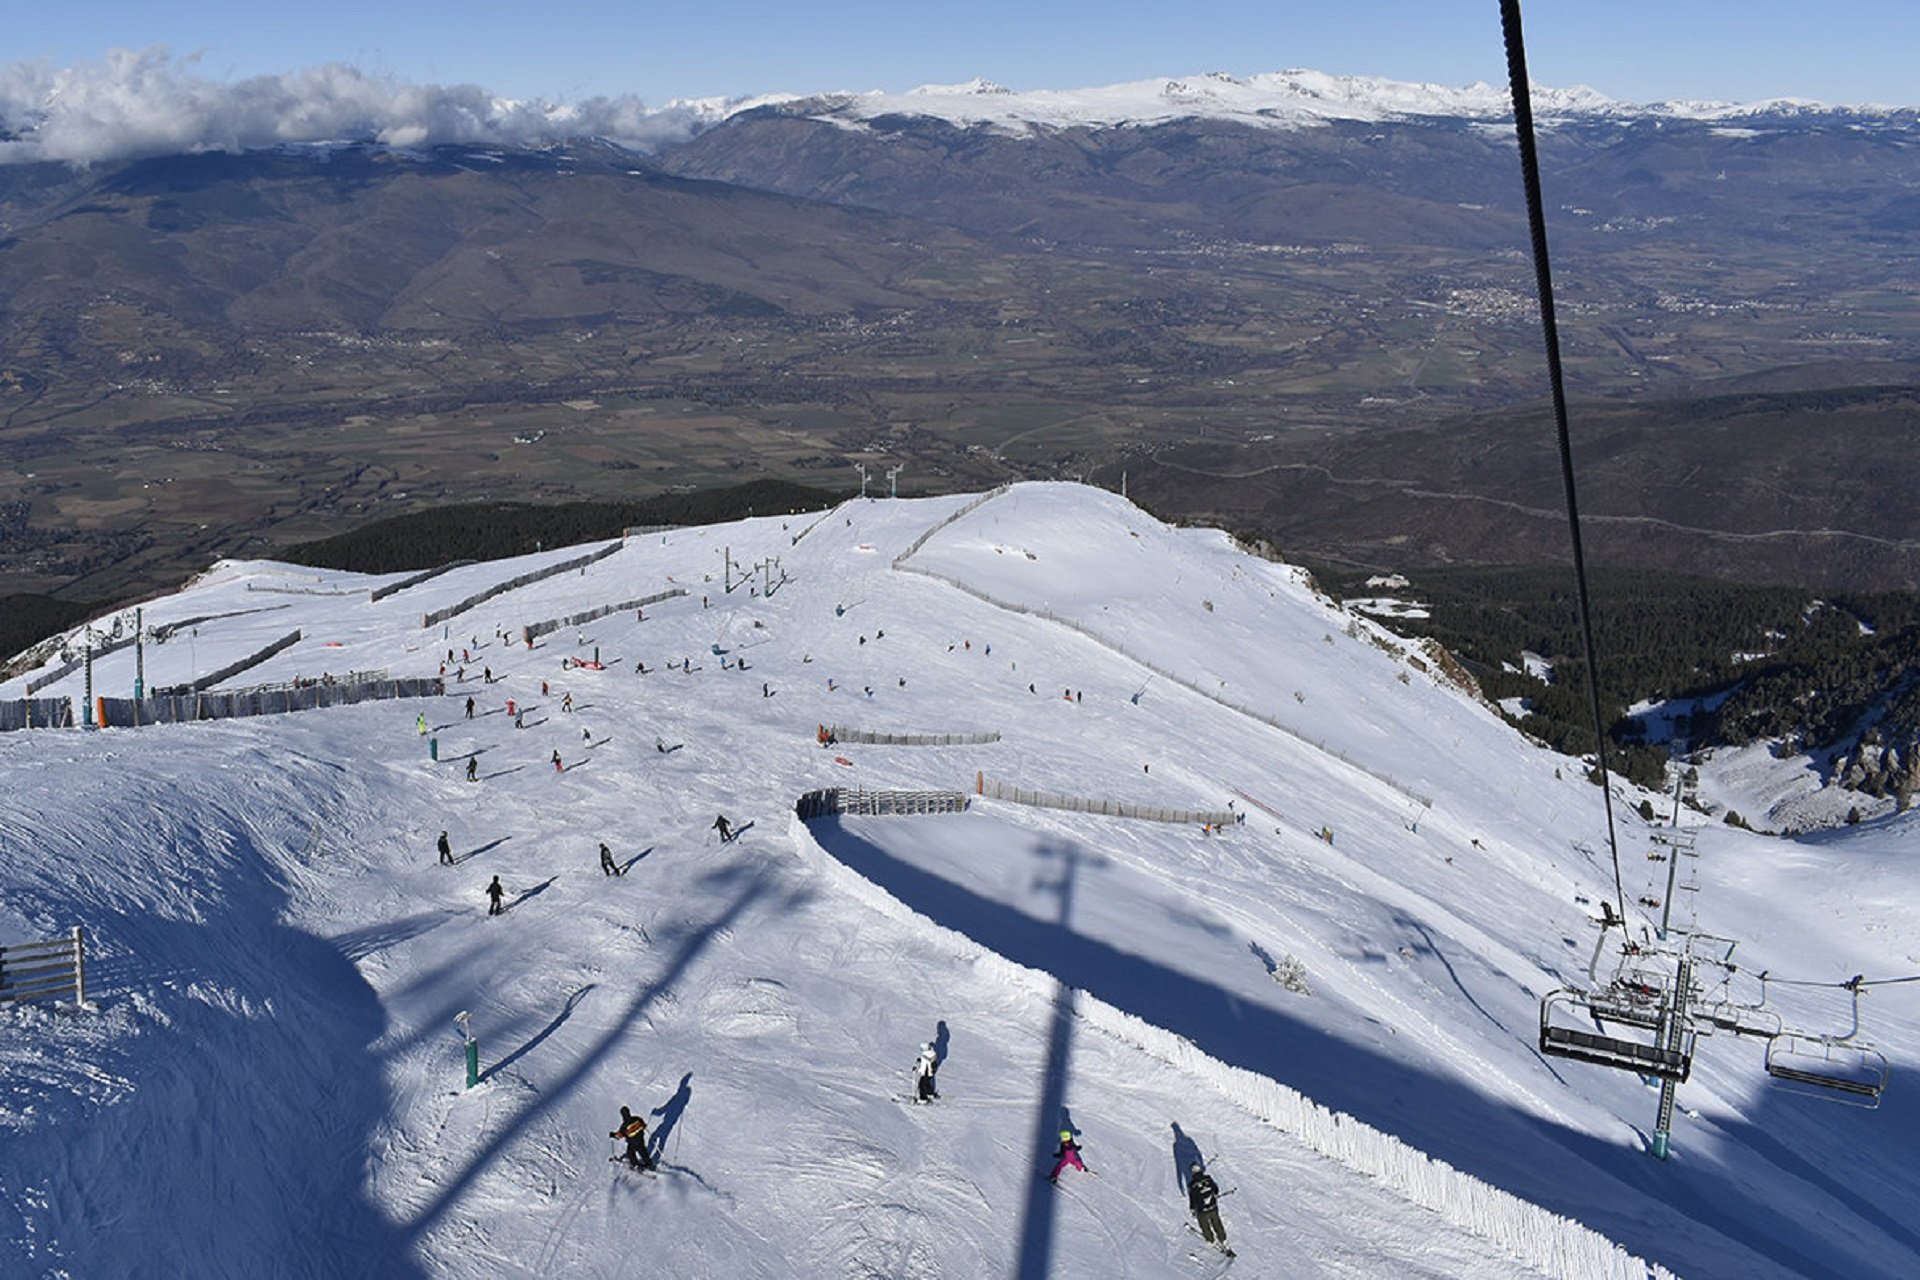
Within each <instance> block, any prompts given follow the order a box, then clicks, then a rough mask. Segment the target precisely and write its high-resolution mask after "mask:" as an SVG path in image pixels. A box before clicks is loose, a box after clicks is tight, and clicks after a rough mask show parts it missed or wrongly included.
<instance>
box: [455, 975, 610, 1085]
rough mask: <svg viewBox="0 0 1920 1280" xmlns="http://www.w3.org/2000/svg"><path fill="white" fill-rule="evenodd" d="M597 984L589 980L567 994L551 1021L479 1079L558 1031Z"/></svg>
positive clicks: (490, 1076)
mask: <svg viewBox="0 0 1920 1280" xmlns="http://www.w3.org/2000/svg"><path fill="white" fill-rule="evenodd" d="M599 985H600V984H599V983H597V982H589V983H588V984H587V985H586V986H584V987H581V988H579V989H578V990H576V991H575V992H574V993H573V994H572V995H570V996H568V997H567V1003H566V1004H565V1005H563V1006H562V1007H561V1009H560V1012H559V1013H557V1014H555V1015H554V1016H553V1021H552V1022H549V1023H548V1024H547V1025H546V1026H544V1027H542V1028H540V1030H539V1031H537V1032H535V1033H534V1035H533V1038H532V1039H530V1040H528V1041H527V1042H526V1043H525V1044H523V1045H521V1046H520V1047H519V1048H518V1049H515V1050H514V1051H513V1052H512V1053H510V1054H508V1055H507V1056H506V1057H504V1058H502V1059H500V1061H498V1062H496V1063H494V1064H493V1065H492V1066H490V1067H488V1068H487V1069H486V1070H485V1071H482V1072H481V1073H480V1079H481V1080H483V1081H484V1080H491V1079H493V1076H494V1073H495V1072H497V1071H505V1070H506V1069H507V1068H508V1067H510V1066H512V1065H513V1064H514V1063H516V1062H518V1061H519V1060H520V1059H521V1058H523V1057H524V1056H526V1054H527V1053H528V1051H529V1050H531V1049H534V1048H535V1047H537V1046H538V1045H539V1044H540V1042H541V1041H542V1040H545V1039H546V1038H547V1037H548V1036H550V1035H552V1034H553V1033H554V1032H555V1031H558V1030H559V1029H560V1027H561V1025H562V1024H564V1023H565V1022H566V1020H567V1019H568V1018H571V1017H572V1016H573V1009H574V1006H575V1005H577V1004H579V1003H580V1001H581V1000H583V999H585V998H586V994H587V992H589V991H591V990H593V989H594V988H595V987H597V986H599Z"/></svg>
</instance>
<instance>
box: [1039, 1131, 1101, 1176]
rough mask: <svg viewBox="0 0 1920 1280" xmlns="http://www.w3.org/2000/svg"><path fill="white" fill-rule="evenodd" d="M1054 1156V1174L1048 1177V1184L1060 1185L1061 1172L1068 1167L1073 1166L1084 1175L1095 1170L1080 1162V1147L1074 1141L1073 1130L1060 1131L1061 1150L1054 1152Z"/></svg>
mask: <svg viewBox="0 0 1920 1280" xmlns="http://www.w3.org/2000/svg"><path fill="white" fill-rule="evenodd" d="M1053 1156H1054V1164H1053V1172H1052V1173H1050V1174H1048V1175H1047V1181H1048V1182H1052V1183H1058V1182H1059V1181H1060V1171H1061V1170H1063V1169H1065V1168H1066V1167H1067V1166H1068V1165H1072V1166H1073V1167H1074V1168H1076V1169H1078V1170H1079V1171H1080V1172H1082V1173H1092V1172H1093V1170H1091V1169H1089V1168H1087V1166H1086V1165H1084V1164H1082V1163H1081V1162H1080V1146H1079V1144H1078V1143H1076V1142H1075V1141H1074V1140H1073V1130H1071V1129H1062V1130H1061V1131H1060V1149H1059V1150H1058V1151H1056V1152H1054V1153H1053Z"/></svg>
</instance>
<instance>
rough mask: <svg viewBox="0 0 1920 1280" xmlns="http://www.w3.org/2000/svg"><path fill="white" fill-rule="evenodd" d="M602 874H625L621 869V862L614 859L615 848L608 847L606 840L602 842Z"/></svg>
mask: <svg viewBox="0 0 1920 1280" xmlns="http://www.w3.org/2000/svg"><path fill="white" fill-rule="evenodd" d="M600 874H601V875H603V876H617V875H621V874H624V873H623V872H622V871H621V870H620V864H619V863H617V862H615V861H614V860H613V850H611V849H609V848H607V842H606V841H605V840H602V841H601V842H600Z"/></svg>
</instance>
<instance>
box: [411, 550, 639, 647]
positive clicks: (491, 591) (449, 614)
mask: <svg viewBox="0 0 1920 1280" xmlns="http://www.w3.org/2000/svg"><path fill="white" fill-rule="evenodd" d="M624 545H625V544H624V543H619V542H614V543H609V544H608V545H606V546H604V547H602V548H600V549H599V550H598V551H593V552H589V553H588V554H586V555H584V556H575V557H573V559H571V560H562V561H561V562H560V563H559V564H550V565H548V566H547V567H546V568H544V569H535V570H534V571H533V572H532V573H523V574H521V575H520V576H519V577H517V578H508V579H507V580H506V581H505V582H496V583H494V584H493V585H492V586H490V587H488V588H487V589H486V590H485V591H476V592H474V593H473V594H472V595H470V596H468V597H467V598H466V599H465V600H462V601H461V602H460V603H459V604H455V605H449V606H448V607H447V608H445V609H435V610H434V611H433V612H432V613H429V614H427V615H425V616H424V617H422V618H421V619H420V625H421V626H423V627H432V626H438V625H439V624H440V623H442V622H445V621H446V620H447V619H448V618H453V617H458V616H459V615H460V614H463V613H465V612H466V611H467V610H469V609H471V608H473V607H474V606H475V605H480V604H485V603H486V602H487V601H489V600H491V599H493V598H494V597H495V596H503V595H505V594H507V592H509V591H517V590H519V589H520V588H521V587H525V586H530V585H531V584H533V583H536V582H540V581H542V580H543V579H546V578H557V577H559V576H560V575H561V574H563V573H570V572H572V571H573V570H575V569H584V568H586V567H587V566H588V565H590V564H593V563H595V562H596V561H600V560H605V559H606V558H607V557H608V556H610V555H612V554H613V553H614V552H616V551H618V550H619V549H620V548H621V547H622V546H624Z"/></svg>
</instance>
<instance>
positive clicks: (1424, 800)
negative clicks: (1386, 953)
mask: <svg viewBox="0 0 1920 1280" xmlns="http://www.w3.org/2000/svg"><path fill="white" fill-rule="evenodd" d="M994 492H995V493H998V492H1000V491H999V490H995V491H994ZM985 496H986V497H992V496H993V495H992V494H988V495H985ZM983 500H984V499H983ZM978 505H979V502H978V501H976V502H972V503H969V504H968V505H967V506H966V507H963V508H961V509H960V510H959V511H956V512H955V513H954V514H953V515H951V516H949V517H947V519H945V520H943V521H941V522H940V523H939V524H937V525H935V526H934V527H933V528H931V529H929V530H927V531H926V532H925V533H923V534H921V535H920V536H919V537H918V538H916V539H914V542H913V545H912V546H910V547H908V548H907V549H906V550H905V551H903V552H901V553H900V555H899V557H898V558H896V559H895V560H894V562H893V567H894V568H896V569H898V570H900V571H901V572H903V573H917V574H920V575H921V576H922V577H927V578H932V579H933V580H934V581H935V582H944V583H946V584H947V585H948V586H950V587H952V588H954V589H955V590H957V591H964V592H966V593H967V594H968V595H970V596H972V597H973V598H974V599H976V600H983V601H985V602H986V603H988V604H990V605H992V606H993V607H994V608H996V609H1005V610H1006V611H1007V612H1009V613H1024V614H1026V615H1027V616H1028V617H1031V618H1041V619H1044V620H1045V621H1048V622H1053V623H1058V624H1059V625H1060V626H1063V627H1066V628H1068V629H1069V630H1072V631H1078V632H1079V633H1080V634H1081V635H1083V636H1085V637H1086V638H1087V639H1089V640H1091V641H1093V642H1094V643H1095V644H1097V645H1100V646H1101V647H1102V648H1106V649H1110V650H1112V651H1113V652H1114V653H1117V654H1119V655H1120V656H1121V657H1123V658H1125V659H1127V660H1128V661H1129V662H1132V663H1135V664H1136V665H1138V666H1141V667H1144V668H1146V669H1147V670H1148V671H1151V672H1153V674H1154V675H1156V676H1159V677H1160V678H1161V679H1162V680H1165V681H1168V682H1169V683H1171V684H1177V685H1179V686H1180V687H1181V688H1182V689H1186V690H1188V691H1189V692H1192V693H1197V694H1199V695H1200V696H1201V697H1203V698H1205V699H1206V700H1207V701H1209V702H1212V703H1216V704H1218V705H1219V706H1222V707H1225V708H1226V709H1227V710H1229V711H1234V712H1238V713H1239V714H1241V715H1243V716H1248V717H1250V718H1252V719H1254V720H1258V721H1259V722H1260V723H1261V724H1264V725H1266V726H1267V727H1268V728H1270V729H1278V730H1279V731H1280V732H1281V733H1284V734H1286V735H1287V736H1288V737H1290V738H1295V739H1298V740H1299V741H1301V742H1304V743H1306V744H1307V745H1308V746H1310V747H1312V748H1313V749H1314V750H1315V751H1318V752H1321V753H1322V754H1324V755H1329V756H1332V757H1333V758H1334V759H1336V760H1338V761H1340V762H1341V763H1342V764H1345V765H1346V766H1347V767H1348V768H1351V769H1355V770H1357V771H1359V772H1361V773H1364V774H1366V775H1367V776H1368V777H1369V778H1372V779H1373V780H1374V781H1375V782H1381V783H1385V784H1386V785H1387V786H1389V787H1391V788H1393V789H1394V790H1395V791H1397V792H1399V793H1400V794H1401V795H1403V796H1405V797H1406V798H1407V799H1409V800H1411V801H1413V802H1414V803H1415V804H1417V805H1420V806H1421V807H1422V808H1427V809H1431V808H1432V807H1433V800H1432V798H1431V797H1429V796H1424V795H1422V794H1420V793H1419V792H1418V791H1415V790H1414V789H1413V788H1411V787H1409V786H1407V785H1406V784H1405V783H1403V782H1401V781H1400V780H1399V779H1398V778H1395V777H1393V776H1392V775H1390V774H1386V773H1382V772H1380V770H1378V769H1375V768H1372V767H1370V766H1368V765H1364V764H1361V763H1360V762H1359V761H1358V760H1355V759H1354V758H1353V757H1352V756H1350V755H1348V754H1347V753H1346V752H1344V751H1342V750H1340V749H1339V748H1338V747H1334V746H1330V745H1328V744H1327V743H1325V742H1322V741H1320V740H1319V739H1318V738H1315V737H1313V736H1312V735H1310V734H1305V733H1302V732H1300V730H1298V729H1295V728H1294V727H1292V726H1291V725H1287V724H1282V723H1281V722H1280V720H1279V719H1278V718H1276V717H1274V716H1271V715H1268V714H1267V713H1266V712H1264V711H1259V710H1256V709H1255V708H1253V707H1250V706H1247V705H1246V704H1245V703H1240V702H1234V701H1231V700H1229V699H1227V698H1223V697H1221V696H1220V695H1219V694H1217V693H1215V692H1213V691H1211V690H1209V689H1206V688H1204V687H1202V686H1201V685H1200V683H1199V682H1198V681H1196V680H1193V679H1192V678H1190V677H1188V676H1183V675H1181V674H1179V673H1178V672H1176V671H1169V670H1167V669H1166V668H1165V667H1162V666H1159V665H1157V664H1155V663H1154V662H1152V661H1150V660H1148V659H1146V658H1143V657H1141V656H1140V655H1138V654H1136V653H1133V652H1130V651H1129V650H1128V649H1127V648H1126V647H1125V646H1123V645H1121V644H1118V643H1116V642H1115V641H1113V640H1110V639H1108V638H1107V637H1106V636H1103V635H1101V634H1100V633H1099V632H1097V631H1095V630H1093V629H1092V628H1090V627H1088V626H1086V625H1084V624H1082V623H1080V622H1077V621H1075V620H1074V619H1072V618H1063V617H1061V616H1060V615H1059V614H1057V613H1055V612H1054V611H1053V610H1051V609H1049V608H1047V607H1045V606H1044V605H1043V606H1041V607H1039V608H1034V607H1031V606H1029V605H1024V604H1015V603H1013V602H1012V601H1010V600H1001V599H999V598H997V597H995V596H991V595H989V594H987V593H986V592H985V591H982V590H980V588H978V587H975V586H972V585H970V584H968V583H965V582H962V581H960V580H959V579H958V578H951V577H948V576H947V575H946V574H944V573H940V572H937V571H935V570H933V569H926V568H922V567H921V566H920V565H917V564H905V563H903V562H904V561H905V560H906V558H907V557H908V556H910V555H912V554H913V553H914V552H915V551H918V550H919V549H920V547H921V546H922V545H923V544H924V543H925V542H926V540H927V539H928V538H929V537H931V536H932V535H933V534H935V533H937V532H939V530H940V529H942V528H943V527H945V526H946V525H949V524H952V523H953V521H954V520H955V519H957V518H958V517H960V516H963V515H965V514H967V512H968V511H970V510H972V509H973V508H974V507H976V506H978Z"/></svg>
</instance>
